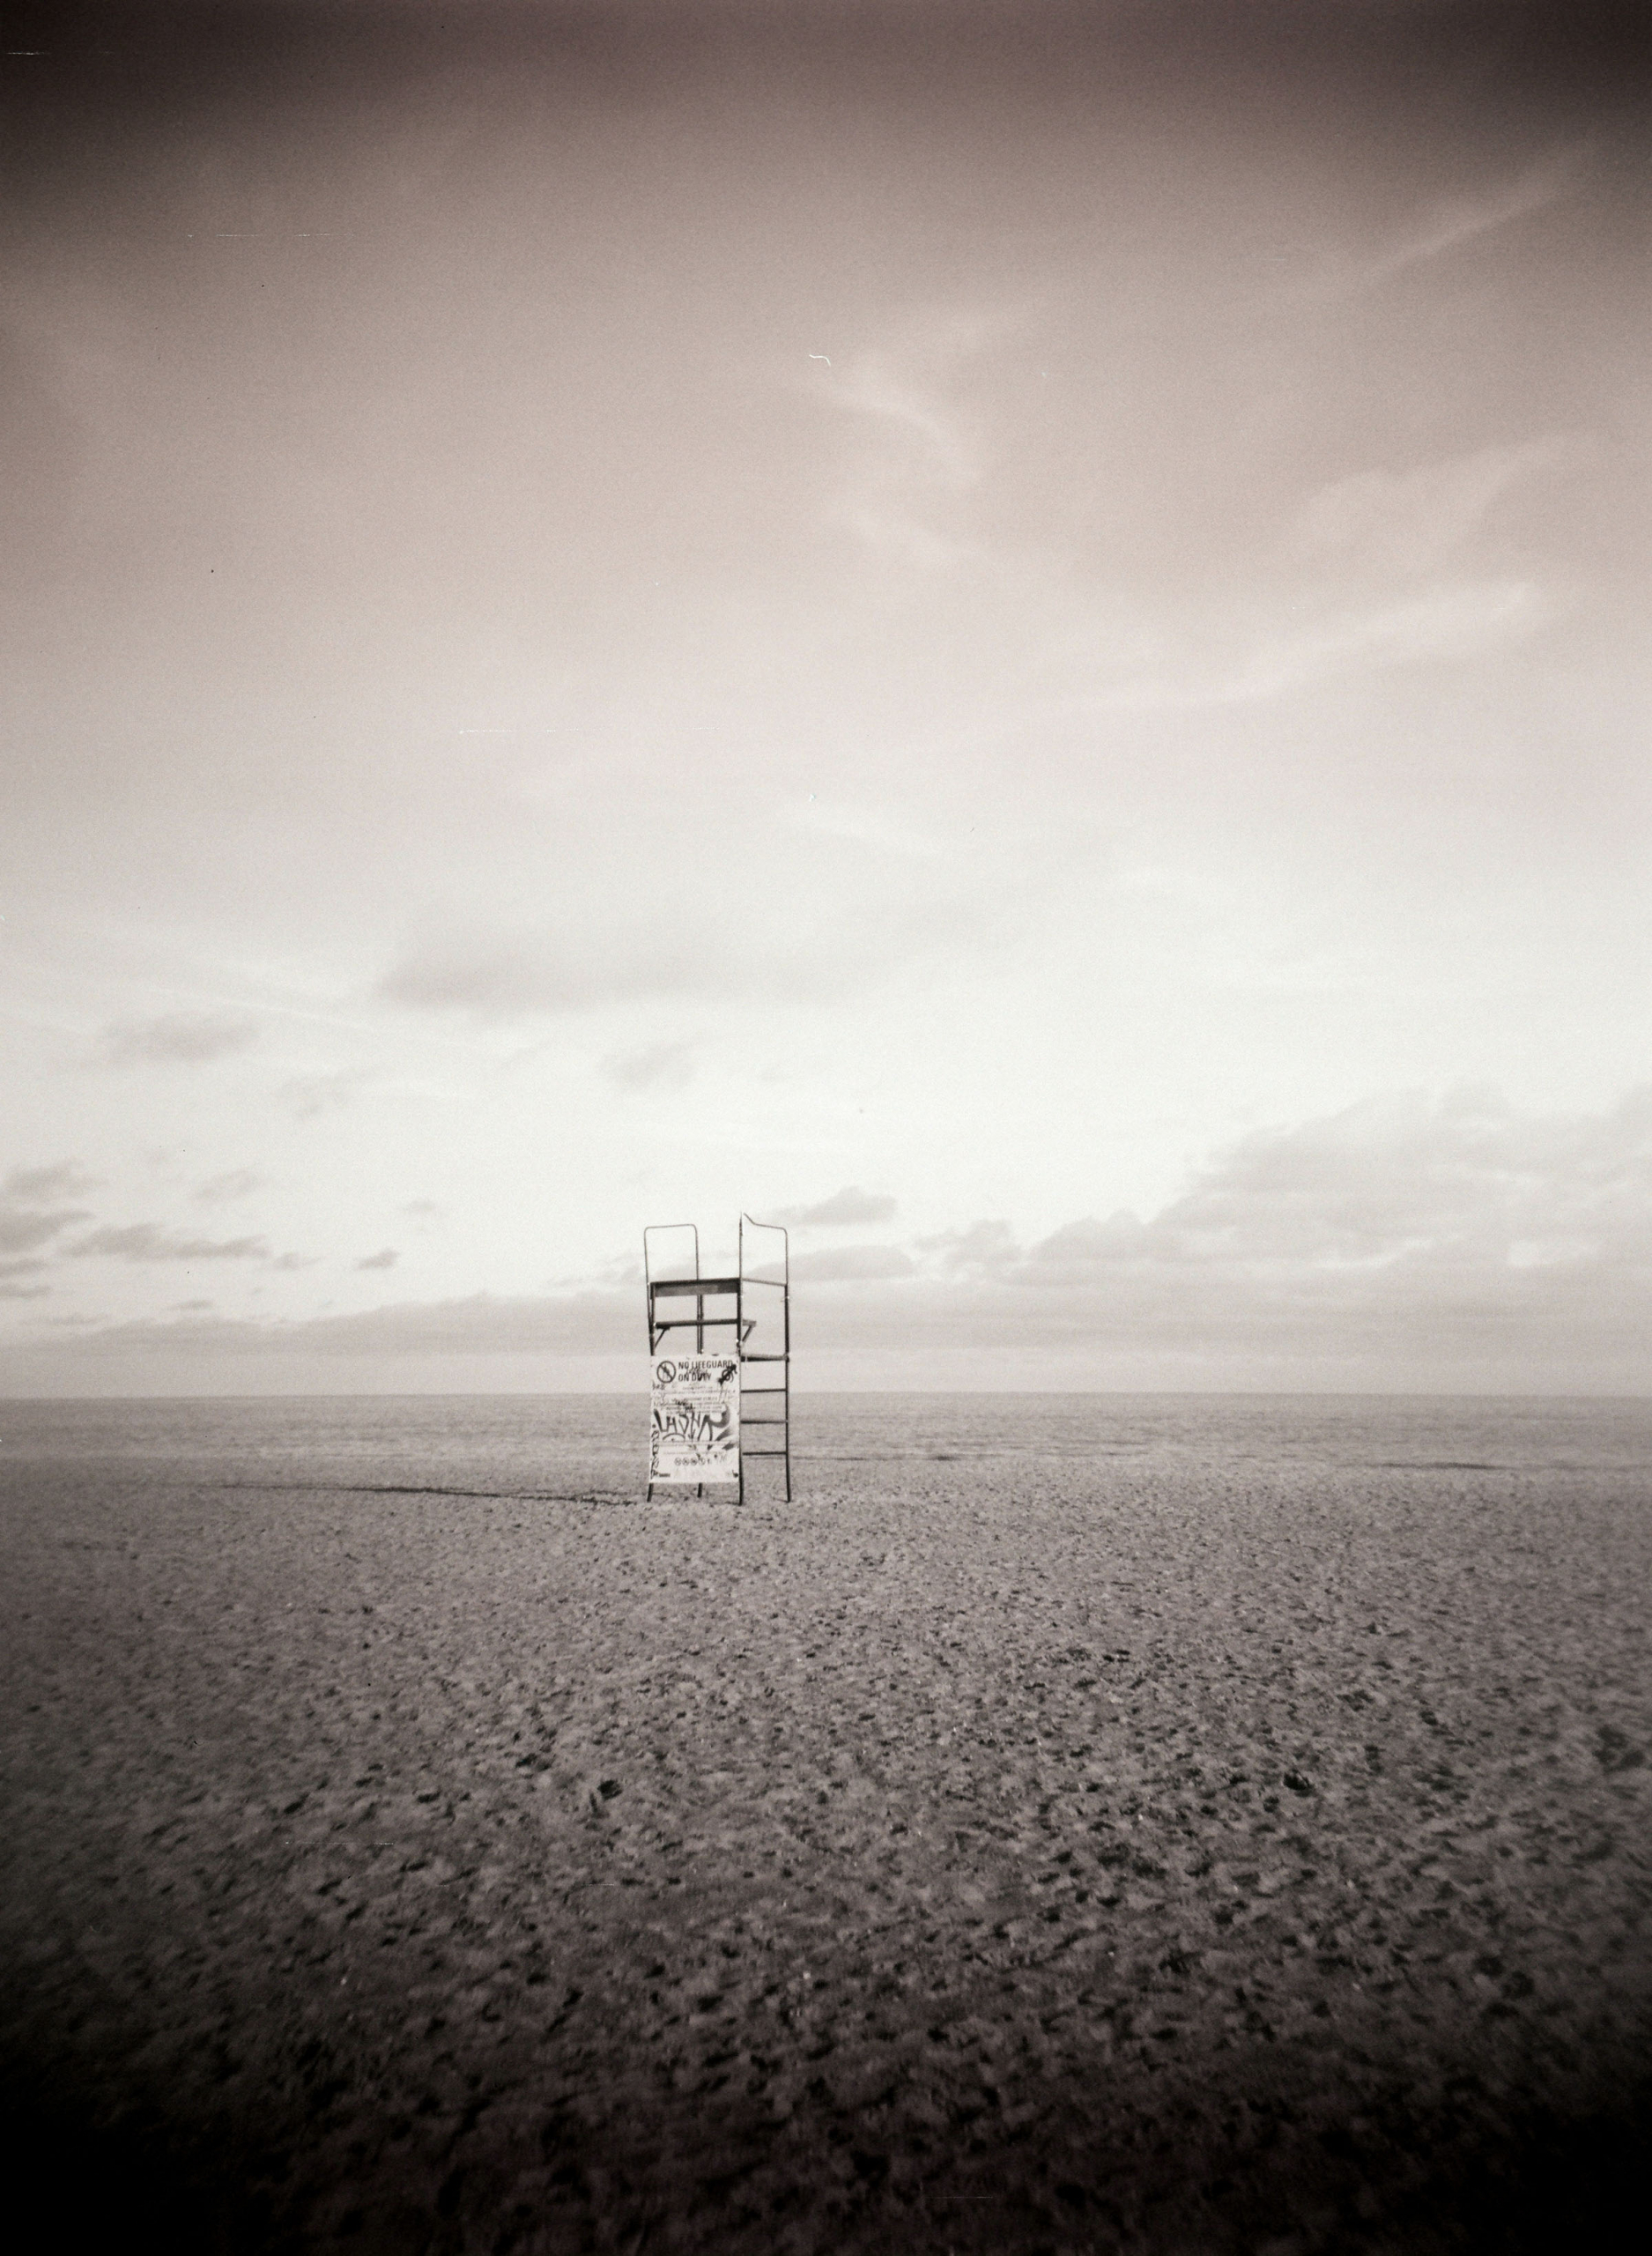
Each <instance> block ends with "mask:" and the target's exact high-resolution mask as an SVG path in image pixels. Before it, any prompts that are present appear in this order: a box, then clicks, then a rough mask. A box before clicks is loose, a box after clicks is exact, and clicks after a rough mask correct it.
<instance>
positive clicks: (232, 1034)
mask: <svg viewBox="0 0 1652 2256" xmlns="http://www.w3.org/2000/svg"><path fill="white" fill-rule="evenodd" d="M257 1039H258V1028H257V1025H256V1022H255V1021H254V1020H251V1019H247V1018H238V1017H232V1016H230V1015H229V1014H227V1013H212V1012H201V1011H174V1012H171V1013H167V1014H166V1015H165V1016H163V1017H160V1018H154V1019H137V1020H122V1022H121V1023H119V1024H117V1025H115V1026H111V1027H108V1028H105V1030H104V1035H103V1046H102V1052H101V1055H102V1061H103V1063H104V1064H105V1065H210V1064H211V1061H212V1060H213V1059H214V1058H226V1057H228V1056H229V1055H230V1053H231V1052H232V1051H233V1050H245V1049H247V1048H248V1047H249V1046H250V1045H251V1044H252V1043H255V1042H256V1040H257Z"/></svg>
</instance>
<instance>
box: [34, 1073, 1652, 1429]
mask: <svg viewBox="0 0 1652 2256" xmlns="http://www.w3.org/2000/svg"><path fill="white" fill-rule="evenodd" d="M793 1276H794V1280H795V1290H794V1313H793V1336H794V1339H795V1340H796V1342H797V1344H798V1347H799V1349H800V1351H801V1353H802V1355H803V1357H804V1362H803V1363H802V1364H801V1365H800V1371H801V1370H802V1369H806V1367H807V1363H806V1359H807V1357H808V1356H809V1355H811V1354H815V1355H819V1356H820V1357H821V1358H822V1359H823V1361H822V1364H821V1366H820V1368H821V1369H822V1372H823V1374H824V1372H825V1370H826V1365H827V1363H828V1362H830V1361H831V1359H832V1358H834V1357H835V1358H837V1359H839V1360H838V1368H840V1369H848V1368H850V1367H851V1365H850V1363H849V1362H846V1361H844V1359H846V1358H848V1359H852V1368H853V1369H854V1370H855V1372H856V1380H855V1383H856V1384H878V1383H880V1374H881V1383H884V1384H890V1385H896V1386H899V1385H903V1384H915V1385H924V1384H949V1383H951V1384H957V1383H960V1382H959V1374H960V1373H961V1372H963V1371H965V1370H967V1371H970V1372H972V1373H974V1374H977V1376H975V1377H972V1378H970V1379H969V1380H967V1382H964V1383H968V1384H982V1385H990V1384H993V1374H994V1370H995V1369H996V1368H998V1367H999V1366H998V1363H996V1362H995V1359H1001V1362H1002V1368H1003V1369H1004V1370H1006V1371H1008V1370H1010V1369H1013V1370H1014V1371H1015V1373H1016V1374H1017V1376H1016V1377H1015V1378H1014V1382H1013V1383H1014V1384H1018V1385H1024V1384H1037V1383H1038V1372H1039V1368H1040V1365H1039V1358H1040V1357H1041V1356H1048V1359H1049V1362H1048V1369H1049V1372H1050V1380H1049V1383H1050V1384H1056V1385H1062V1384H1065V1385H1072V1384H1093V1385H1098V1386H1108V1385H1123V1386H1135V1387H1141V1386H1150V1385H1152V1384H1164V1385H1167V1386H1187V1385H1204V1386H1208V1387H1211V1388H1220V1387H1223V1386H1229V1385H1233V1386H1243V1387H1257V1386H1273V1387H1278V1388H1279V1389H1281V1390H1284V1391H1289V1390H1292V1389H1295V1388H1317V1387H1328V1386H1336V1385H1348V1386H1350V1387H1354V1388H1377V1389H1381V1388H1384V1387H1393V1388H1399V1389H1406V1390H1411V1389H1426V1388H1428V1387H1430V1386H1438V1387H1440V1388H1441V1389H1443V1390H1447V1391H1449V1390H1452V1389H1458V1388H1464V1387H1469V1388H1474V1389H1478V1390H1483V1391H1499V1390H1500V1389H1508V1390H1511V1391H1557V1392H1565V1391H1602V1392H1624V1393H1639V1392H1644V1391H1648V1390H1652V1090H1639V1091H1636V1092H1634V1093H1633V1094H1632V1095H1630V1096H1628V1097H1626V1099H1625V1100H1624V1101H1623V1102H1622V1103H1621V1104H1619V1105H1618V1106H1616V1107H1615V1108H1613V1109H1611V1110H1610V1111H1607V1112H1604V1113H1599V1114H1592V1115H1576V1116H1567V1117H1547V1118H1545V1117H1534V1116H1531V1115H1526V1114H1520V1113H1517V1112H1515V1110H1514V1109H1512V1108H1510V1107H1509V1106H1508V1105H1506V1104H1504V1103H1502V1102H1500V1100H1499V1099H1498V1098H1497V1097H1496V1096H1495V1095H1490V1094H1486V1093H1484V1092H1458V1093H1456V1094H1455V1095H1451V1096H1448V1097H1447V1098H1446V1099H1444V1100H1442V1101H1440V1102H1431V1101H1429V1100H1427V1099H1425V1098H1422V1097H1400V1098H1388V1099H1382V1100H1380V1101H1377V1100H1374V1101H1373V1102H1369V1103H1366V1104H1362V1105H1359V1106H1355V1107H1353V1108H1352V1109H1350V1110H1348V1111H1345V1112H1343V1113H1341V1114H1338V1115H1337V1116H1336V1117H1332V1118H1330V1119H1324V1120H1318V1121H1312V1122H1308V1123H1307V1124H1303V1125H1300V1126H1299V1127H1295V1128H1291V1129H1286V1130H1279V1131H1273V1132H1265V1133H1258V1134H1256V1135H1253V1136H1249V1137H1247V1138H1245V1139H1242V1140H1241V1141H1240V1142H1239V1143H1237V1144H1235V1145H1233V1147H1230V1148H1229V1149H1228V1150H1227V1151H1226V1152H1225V1153H1223V1154H1219V1156H1218V1157H1217V1158H1216V1159H1215V1160H1214V1161H1212V1162H1211V1165H1210V1166H1209V1167H1207V1168H1206V1169H1204V1171H1203V1173H1202V1174H1201V1175H1200V1176H1198V1177H1197V1178H1196V1181H1195V1182H1194V1183H1193V1184H1191V1185H1190V1186H1189V1190H1188V1191H1186V1192H1185V1193H1184V1195H1183V1196H1182V1197H1181V1198H1180V1199H1175V1200H1174V1201H1173V1202H1172V1203H1171V1204H1170V1205H1169V1206H1167V1207H1165V1208H1164V1209H1163V1211H1162V1212H1161V1213H1158V1214H1156V1215H1154V1216H1152V1218H1151V1219H1149V1220H1147V1221H1141V1220H1140V1219H1138V1218H1137V1216H1135V1215H1133V1214H1130V1213H1113V1214H1111V1215H1108V1216H1105V1217H1101V1218H1097V1217H1094V1216H1085V1217H1080V1218H1078V1219H1076V1220H1074V1221H1070V1222H1068V1223H1066V1224H1064V1225H1063V1227H1061V1228H1058V1229H1056V1230H1054V1231H1052V1232H1050V1233H1049V1234H1048V1235H1047V1236H1044V1237H1042V1238H1040V1239H1038V1240H1037V1241H1035V1242H1034V1243H1032V1244H1030V1245H1023V1244H1022V1243H1020V1242H1019V1240H1018V1238H1017V1237H1016V1236H1015V1233H1014V1232H1013V1231H1012V1230H1011V1228H1010V1227H1009V1226H1008V1224H1006V1223H1004V1222H1003V1221H995V1220H992V1219H990V1218H989V1219H983V1220H981V1221H974V1222H973V1223H970V1224H968V1225H967V1226H964V1227H960V1228H957V1229H955V1230H952V1231H950V1232H946V1233H944V1234H943V1235H941V1236H936V1237H930V1238H926V1239H920V1240H917V1241H915V1242H914V1243H912V1244H911V1245H910V1246H909V1247H908V1246H900V1245H895V1244H863V1245H857V1246H845V1247H840V1248H837V1249H834V1250H832V1251H830V1252H821V1253H818V1254H814V1255H811V1256H806V1257H799V1258H798V1259H797V1260H796V1262H795V1263H794V1266H793ZM14 1339H15V1340H16V1342H17V1344H15V1345H14V1346H13V1347H12V1348H11V1349H10V1350H9V1351H8V1352H7V1353H6V1354H5V1355H4V1357H3V1358H0V1373H4V1383H5V1384H7V1385H8V1386H9V1387H10V1389H11V1391H14V1392H15V1391H29V1390H28V1388H27V1387H26V1384H22V1382H23V1381H24V1380H25V1379H26V1377H27V1371H28V1369H30V1368H35V1369H38V1368H39V1367H40V1359H41V1358H49V1360H50V1362H51V1366H52V1369H54V1370H55V1371H57V1372H59V1373H62V1372H63V1371H66V1370H70V1369H71V1368H80V1369H89V1368H90V1367H91V1366H93V1364H96V1363H99V1362H105V1363H107V1362H108V1360H109V1359H111V1358H113V1359H116V1360H118V1361H120V1362H121V1363H122V1367H123V1368H126V1367H130V1368H131V1369H134V1370H138V1369H141V1367H142V1364H143V1362H144V1357H145V1356H146V1355H147V1354H152V1353H155V1352H157V1351H160V1350H163V1349H164V1350H165V1351H166V1354H167V1360H168V1362H169V1364H172V1365H175V1364H176V1362H177V1358H178V1357H179V1355H180V1354H184V1355H186V1356H188V1357H191V1358H193V1359H195V1360H196V1362H198V1364H199V1366H200V1368H201V1369H202V1370H203V1372H204V1373H205V1372H208V1371H210V1369H211V1367H212V1366H213V1365H214V1364H215V1363H216V1362H219V1361H221V1360H222V1359H225V1358H228V1359H232V1360H233V1361H235V1362H246V1361H247V1359H248V1358H252V1359H267V1358H270V1357H278V1358H280V1357H286V1358H292V1357H295V1356H301V1357H302V1358H304V1359H305V1360H306V1362H307V1363H313V1362H315V1359H316V1358H318V1357H319V1358H323V1359H324V1358H328V1357H344V1358H348V1359H350V1360H351V1362H352V1365H353V1366H355V1367H359V1368H362V1369H367V1368H373V1369H380V1370H382V1372H383V1373H384V1382H383V1383H384V1384H387V1385H388V1384H392V1383H393V1379H394V1374H395V1372H396V1369H398V1368H403V1369H406V1368H410V1367H411V1361H413V1360H416V1361H418V1362H419V1364H420V1366H421V1368H423V1367H426V1366H428V1365H429V1363H430V1359H431V1358H433V1357H435V1358H438V1359H440V1358H441V1357H443V1356H446V1357H456V1358H463V1359H464V1362H465V1364H466V1368H467V1369H472V1370H474V1369H476V1368H477V1366H478V1359H480V1360H481V1362H482V1363H483V1364H485V1361H486V1359H487V1358H490V1357H498V1358H507V1359H514V1362H513V1368H514V1369H515V1371H516V1372H517V1374H518V1376H517V1377H515V1378H513V1381H512V1384H520V1383H521V1378H520V1371H521V1368H522V1362H521V1359H522V1358H524V1357H526V1358H530V1359H538V1361H539V1362H540V1363H541V1364H542V1365H543V1367H544V1371H545V1377H544V1384H546V1385H547V1386H551V1385H554V1384H562V1383H565V1382H564V1381H562V1380H559V1378H558V1377H556V1376H555V1368H554V1367H556V1366H559V1365H560V1364H561V1363H563V1362H566V1361H567V1360H568V1359H578V1358H582V1357H599V1358H609V1359H614V1358H619V1359H622V1360H621V1361H619V1362H613V1363H612V1365H611V1368H612V1369H617V1370H619V1371H621V1372H623V1371H624V1370H626V1369H629V1364H628V1362H625V1361H624V1360H623V1359H626V1358H634V1359H635V1361H636V1363H637V1366H638V1368H639V1369H640V1368H641V1359H642V1344H643V1321H642V1305H641V1293H640V1291H639V1290H638V1289H637V1288H636V1287H635V1286H634V1285H633V1286H625V1287H620V1286H613V1285H606V1284H605V1285H604V1286H602V1287H601V1288H590V1289H587V1290H584V1291H572V1292H567V1293H563V1294H559V1295H546V1296H543V1297H521V1298H500V1297H496V1296H494V1295H488V1294H478V1295H473V1296H471V1297H470V1298H468V1299H463V1300H453V1301H447V1302H435V1303H405V1304H403V1305H400V1306H387V1307H382V1308H379V1309H374V1310H367V1311H363V1312H360V1313H357V1314H353V1315H343V1316H330V1317H316V1318H313V1319H310V1320H308V1321H307V1322H302V1323H268V1324H265V1323H238V1322H231V1321H227V1320H223V1319H217V1318H212V1317H200V1318H195V1317H190V1318H183V1319H178V1318H174V1319H170V1320H167V1321H164V1322H159V1321H145V1322H141V1323H133V1324H123V1325H107V1326H104V1327H102V1328H100V1329H97V1330H93V1331H89V1332H85V1333H82V1334H79V1335H78V1336H76V1337H75V1338H73V1339H72V1340H59V1341H56V1342H54V1343H52V1345H51V1346H50V1347H49V1348H48V1347H47V1346H45V1345H44V1344H43V1343H42V1341H41V1339H40V1338H39V1336H38V1335H35V1336H34V1337H33V1339H32V1340H22V1339H21V1338H19V1337H18V1336H17V1335H14ZM943 1373H950V1374H952V1377H951V1378H950V1379H949V1378H947V1377H943V1376H941V1374H943ZM470 1383H471V1384H477V1383H478V1381H477V1380H476V1379H474V1378H472V1380H471V1381H470ZM48 1391H55V1390H48Z"/></svg>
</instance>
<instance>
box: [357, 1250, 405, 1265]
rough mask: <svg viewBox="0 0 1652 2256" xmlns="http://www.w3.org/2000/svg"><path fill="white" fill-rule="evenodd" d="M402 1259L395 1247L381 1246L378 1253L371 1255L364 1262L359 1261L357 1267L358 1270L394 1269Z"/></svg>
mask: <svg viewBox="0 0 1652 2256" xmlns="http://www.w3.org/2000/svg"><path fill="white" fill-rule="evenodd" d="M401 1258H402V1257H401V1255H400V1254H399V1253H398V1252H397V1251H396V1248H395V1247H394V1246H393V1245H385V1246H381V1247H380V1249H379V1250H378V1251H377V1252H376V1253H369V1254H368V1255H367V1257H366V1258H365V1259H364V1260H361V1261H358V1262H357V1264H356V1266H357V1268H358V1269H394V1268H395V1266H396V1263H397V1262H398V1261H399V1260H400V1259H401Z"/></svg>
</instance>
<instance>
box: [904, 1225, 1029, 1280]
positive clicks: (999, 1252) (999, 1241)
mask: <svg viewBox="0 0 1652 2256" xmlns="http://www.w3.org/2000/svg"><path fill="white" fill-rule="evenodd" d="M918 1250H919V1251H920V1252H921V1253H926V1254H928V1255H929V1256H930V1258H931V1259H932V1260H936V1261H938V1262H939V1264H940V1265H941V1267H942V1268H943V1269H945V1270H953V1271H956V1270H961V1269H979V1270H986V1269H1003V1268H1007V1267H1010V1266H1011V1265H1013V1264H1014V1263H1015V1262H1017V1261H1019V1259H1020V1258H1021V1250H1020V1248H1019V1246H1018V1245H1017V1243H1016V1242H1015V1233H1014V1231H1013V1230H1012V1229H1011V1228H1010V1225H1009V1224H1008V1222H1002V1221H979V1222H972V1223H971V1224H970V1225H969V1227H968V1228H967V1229H961V1230H946V1231H945V1232H943V1233H942V1235H941V1236H938V1237H921V1238H920V1239H919V1240H918Z"/></svg>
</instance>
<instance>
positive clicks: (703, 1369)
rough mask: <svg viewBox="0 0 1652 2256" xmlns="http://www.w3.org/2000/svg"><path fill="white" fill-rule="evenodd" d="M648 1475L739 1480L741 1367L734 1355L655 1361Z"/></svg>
mask: <svg viewBox="0 0 1652 2256" xmlns="http://www.w3.org/2000/svg"><path fill="white" fill-rule="evenodd" d="M651 1399H652V1406H653V1419H652V1421H651V1422H652V1431H651V1433H650V1436H649V1441H648V1479H649V1480H650V1481H693V1482H694V1483H696V1484H698V1483H699V1482H700V1481H737V1480H738V1479H739V1477H740V1366H739V1364H738V1363H737V1362H736V1361H735V1359H734V1358H733V1356H731V1355H656V1357H655V1359H654V1384H653V1387H652V1390H651Z"/></svg>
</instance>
